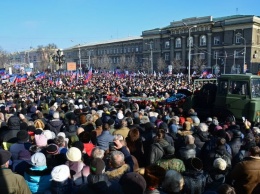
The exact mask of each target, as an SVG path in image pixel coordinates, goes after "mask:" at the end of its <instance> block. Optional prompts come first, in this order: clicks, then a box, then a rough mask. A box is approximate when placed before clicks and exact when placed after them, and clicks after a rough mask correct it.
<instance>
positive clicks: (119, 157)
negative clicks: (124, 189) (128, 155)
mask: <svg viewBox="0 0 260 194" xmlns="http://www.w3.org/2000/svg"><path fill="white" fill-rule="evenodd" d="M124 162H125V156H124V154H123V153H122V152H120V151H117V150H116V151H112V152H111V157H110V163H111V165H112V166H113V167H114V168H118V167H121V166H122V165H123V164H124Z"/></svg>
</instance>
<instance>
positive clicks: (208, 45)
mask: <svg viewBox="0 0 260 194" xmlns="http://www.w3.org/2000/svg"><path fill="white" fill-rule="evenodd" d="M207 35H208V37H207V53H208V54H207V59H208V66H209V67H211V68H212V64H211V59H212V55H211V48H212V40H211V39H212V38H211V36H212V33H208V34H207Z"/></svg>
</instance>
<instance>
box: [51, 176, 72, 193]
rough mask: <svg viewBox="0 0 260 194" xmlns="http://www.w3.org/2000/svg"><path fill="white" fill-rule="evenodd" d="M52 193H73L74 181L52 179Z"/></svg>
mask: <svg viewBox="0 0 260 194" xmlns="http://www.w3.org/2000/svg"><path fill="white" fill-rule="evenodd" d="M50 192H51V194H71V193H72V181H71V179H67V180H65V181H63V182H57V181H54V180H52V181H51V189H50Z"/></svg>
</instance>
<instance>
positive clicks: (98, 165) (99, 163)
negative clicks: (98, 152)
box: [90, 158, 106, 175]
mask: <svg viewBox="0 0 260 194" xmlns="http://www.w3.org/2000/svg"><path fill="white" fill-rule="evenodd" d="M105 167H106V165H105V162H104V161H103V160H102V159H100V158H94V159H93V160H92V161H91V162H90V172H91V173H92V174H96V175H98V174H103V172H104V171H105Z"/></svg>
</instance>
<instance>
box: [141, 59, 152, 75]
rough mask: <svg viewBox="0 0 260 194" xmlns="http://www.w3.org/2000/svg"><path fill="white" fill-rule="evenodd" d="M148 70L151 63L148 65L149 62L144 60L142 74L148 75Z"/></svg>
mask: <svg viewBox="0 0 260 194" xmlns="http://www.w3.org/2000/svg"><path fill="white" fill-rule="evenodd" d="M150 68H151V63H150V61H149V60H144V62H143V68H142V70H143V71H144V72H147V73H149V70H150Z"/></svg>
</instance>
